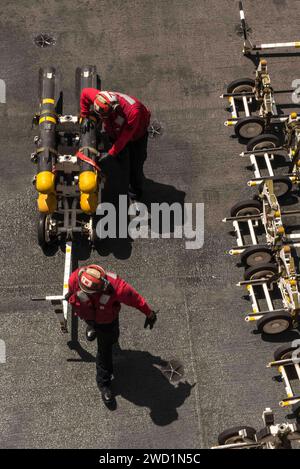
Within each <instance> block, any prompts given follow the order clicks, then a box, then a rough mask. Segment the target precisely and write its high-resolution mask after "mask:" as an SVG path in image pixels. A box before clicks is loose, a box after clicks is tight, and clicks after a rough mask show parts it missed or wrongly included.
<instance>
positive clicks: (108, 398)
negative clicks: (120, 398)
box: [100, 385, 117, 410]
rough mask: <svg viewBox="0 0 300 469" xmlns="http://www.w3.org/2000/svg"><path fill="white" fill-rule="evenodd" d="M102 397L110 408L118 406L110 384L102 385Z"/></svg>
mask: <svg viewBox="0 0 300 469" xmlns="http://www.w3.org/2000/svg"><path fill="white" fill-rule="evenodd" d="M100 392H101V397H102V400H103V402H104V404H105V405H106V406H107V407H108V408H109V409H110V410H114V409H115V408H116V405H117V402H116V399H115V396H114V395H113V392H112V390H111V387H110V385H107V386H101V387H100Z"/></svg>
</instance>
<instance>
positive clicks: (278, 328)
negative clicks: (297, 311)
mask: <svg viewBox="0 0 300 469" xmlns="http://www.w3.org/2000/svg"><path fill="white" fill-rule="evenodd" d="M291 327H292V318H291V316H290V315H289V313H273V312H270V313H267V314H265V315H264V316H263V317H262V318H261V319H259V320H258V321H257V330H258V331H259V332H260V333H265V334H269V335H274V334H281V333H282V332H285V331H287V330H289V329H290V328H291Z"/></svg>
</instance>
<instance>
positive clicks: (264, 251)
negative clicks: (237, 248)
mask: <svg viewBox="0 0 300 469" xmlns="http://www.w3.org/2000/svg"><path fill="white" fill-rule="evenodd" d="M272 258H273V253H272V250H271V249H270V248H268V247H267V246H266V247H263V246H262V247H258V246H250V247H249V248H247V249H245V251H244V252H243V253H242V254H241V262H242V264H244V265H247V266H248V267H254V266H256V265H258V264H269V263H271V261H272Z"/></svg>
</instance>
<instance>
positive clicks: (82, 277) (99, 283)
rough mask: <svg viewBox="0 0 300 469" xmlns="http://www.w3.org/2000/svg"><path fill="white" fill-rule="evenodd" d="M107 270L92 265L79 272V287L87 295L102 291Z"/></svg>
mask: <svg viewBox="0 0 300 469" xmlns="http://www.w3.org/2000/svg"><path fill="white" fill-rule="evenodd" d="M105 275H106V274H105V270H104V269H103V268H102V267H101V266H100V265H95V264H91V265H88V266H87V267H82V269H80V270H79V272H78V281H79V287H80V289H81V290H82V291H84V292H85V293H95V292H97V291H99V290H101V289H102V288H103V286H104V283H105V282H104V281H105Z"/></svg>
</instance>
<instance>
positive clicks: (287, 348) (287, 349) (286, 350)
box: [274, 344, 300, 361]
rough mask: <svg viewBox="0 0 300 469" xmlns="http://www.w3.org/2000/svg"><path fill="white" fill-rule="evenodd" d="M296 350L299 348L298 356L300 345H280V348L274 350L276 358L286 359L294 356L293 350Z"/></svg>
mask: <svg viewBox="0 0 300 469" xmlns="http://www.w3.org/2000/svg"><path fill="white" fill-rule="evenodd" d="M295 350H299V353H298V354H297V356H299V354H300V346H299V345H298V346H297V345H296V346H294V347H293V346H292V345H291V344H290V345H286V344H285V345H281V347H278V349H276V350H275V352H274V360H276V361H277V360H286V359H288V358H292V355H293V352H294V351H295Z"/></svg>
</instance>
